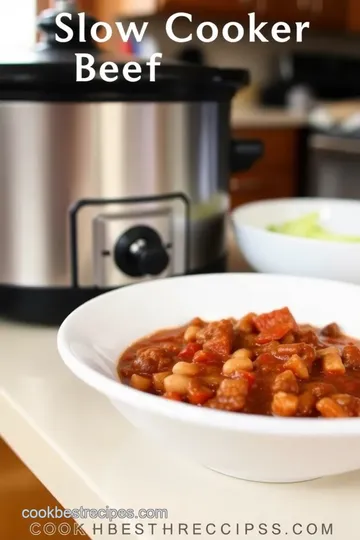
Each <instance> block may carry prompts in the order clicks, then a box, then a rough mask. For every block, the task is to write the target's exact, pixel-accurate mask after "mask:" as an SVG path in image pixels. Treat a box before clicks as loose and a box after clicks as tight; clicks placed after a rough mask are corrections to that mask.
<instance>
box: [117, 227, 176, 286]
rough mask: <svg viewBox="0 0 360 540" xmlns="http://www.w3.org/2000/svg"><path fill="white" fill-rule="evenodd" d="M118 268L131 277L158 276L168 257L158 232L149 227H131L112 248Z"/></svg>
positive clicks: (164, 268) (166, 264)
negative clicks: (113, 248)
mask: <svg viewBox="0 0 360 540" xmlns="http://www.w3.org/2000/svg"><path fill="white" fill-rule="evenodd" d="M114 258H115V263H116V265H117V266H118V268H119V269H120V270H121V271H122V272H124V274H127V275H128V276H131V277H144V276H158V275H160V274H161V273H162V272H164V271H165V270H166V268H167V267H168V266H169V262H170V258H169V255H168V253H167V251H166V248H165V247H164V245H163V243H162V240H161V238H160V236H159V235H158V233H157V232H156V231H154V229H151V228H150V227H145V226H139V227H133V228H132V229H129V230H128V231H126V232H125V233H124V234H123V235H122V236H121V237H120V238H119V240H118V241H117V243H116V246H115V250H114Z"/></svg>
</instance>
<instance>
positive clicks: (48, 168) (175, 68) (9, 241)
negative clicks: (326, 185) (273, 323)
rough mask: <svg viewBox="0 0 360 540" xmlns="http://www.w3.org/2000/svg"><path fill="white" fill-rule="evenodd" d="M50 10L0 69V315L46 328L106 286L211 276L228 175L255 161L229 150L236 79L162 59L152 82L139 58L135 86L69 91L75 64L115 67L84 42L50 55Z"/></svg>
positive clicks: (249, 144)
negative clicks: (85, 55)
mask: <svg viewBox="0 0 360 540" xmlns="http://www.w3.org/2000/svg"><path fill="white" fill-rule="evenodd" d="M59 4H60V5H61V7H62V9H63V7H64V2H63V1H62V2H60V3H59ZM58 12H59V6H58V7H56V6H55V8H54V9H52V10H46V11H45V12H44V13H43V14H42V16H41V17H40V18H39V24H38V26H39V30H40V31H41V33H42V39H41V42H40V43H39V44H38V45H37V46H36V48H35V49H34V50H33V51H31V52H29V53H28V54H27V55H25V56H22V57H13V58H9V57H6V59H5V60H2V61H1V65H0V140H1V145H0V162H1V168H0V254H1V256H0V308H1V315H2V316H7V317H11V318H13V319H17V320H20V321H26V322H33V323H40V324H51V325H53V324H59V323H60V322H61V321H62V320H63V319H64V318H65V317H66V316H67V315H68V314H69V313H70V312H71V311H72V310H73V309H74V308H76V307H77V306H79V305H81V304H82V303H84V302H85V301H87V300H89V299H91V298H93V297H95V296H97V295H99V294H101V293H103V292H105V291H108V290H110V289H113V288H117V287H121V286H126V285H129V284H134V283H138V282H142V281H144V280H149V279H159V278H164V277H171V276H177V275H184V274H192V273H207V272H222V271H224V270H225V269H226V217H227V211H228V208H229V195H228V183H229V177H230V175H231V173H232V172H237V171H241V170H245V169H248V168H249V167H250V166H251V165H252V164H253V163H254V162H255V161H256V160H257V159H258V158H259V157H260V156H261V153H262V145H261V143H260V142H258V141H244V140H240V141H235V140H231V133H230V105H231V99H232V97H233V96H234V94H235V93H236V92H237V91H238V90H239V89H240V88H242V87H244V86H246V85H247V84H248V82H249V75H248V73H247V72H246V71H243V70H233V69H232V70H227V69H217V68H212V67H199V66H194V65H187V64H182V63H175V62H166V61H163V62H162V63H161V66H159V67H157V72H156V81H155V82H151V80H150V74H149V67H147V65H146V60H144V61H143V62H141V61H140V63H141V64H142V68H143V76H142V79H141V81H139V82H136V83H131V82H128V81H127V80H125V79H124V78H119V79H118V81H117V82H115V83H111V84H109V83H107V82H105V81H104V80H102V79H101V78H99V77H95V78H94V80H92V81H89V82H87V83H78V82H76V69H75V61H76V57H75V53H77V52H79V51H84V50H87V51H91V54H93V55H94V56H95V61H96V64H95V65H100V64H103V63H104V62H105V61H107V60H108V59H111V60H112V61H114V58H111V56H110V55H108V54H106V53H104V52H102V51H100V50H98V49H97V44H96V43H94V42H92V41H91V38H90V37H89V35H90V34H89V35H88V36H87V40H86V43H80V42H76V41H74V40H73V41H72V42H71V43H62V44H61V43H58V42H57V41H56V39H55V35H56V33H58V35H59V29H58V27H57V24H56V16H57V14H58ZM77 20H78V18H76V17H74V18H73V21H74V23H73V24H76V21H77ZM86 21H87V28H88V29H90V27H91V25H92V24H93V22H94V20H93V19H92V18H91V17H87V19H86ZM77 34H78V32H76V31H75V35H77ZM128 60H129V59H128V58H123V57H121V58H116V60H115V61H116V63H117V65H118V66H119V72H120V73H121V72H122V69H121V67H122V66H123V65H124V64H125V63H126V62H127V61H128ZM137 61H138V60H137ZM147 70H148V71H147Z"/></svg>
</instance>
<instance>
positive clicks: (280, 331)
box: [256, 323, 292, 345]
mask: <svg viewBox="0 0 360 540" xmlns="http://www.w3.org/2000/svg"><path fill="white" fill-rule="evenodd" d="M291 330H292V326H291V325H290V324H288V323H281V324H277V325H276V326H274V327H273V328H269V330H264V331H263V332H260V334H259V335H258V336H257V338H256V343H257V344H258V345H265V344H266V343H270V342H271V341H279V340H280V339H282V338H283V337H285V336H286V334H288V333H289V332H291Z"/></svg>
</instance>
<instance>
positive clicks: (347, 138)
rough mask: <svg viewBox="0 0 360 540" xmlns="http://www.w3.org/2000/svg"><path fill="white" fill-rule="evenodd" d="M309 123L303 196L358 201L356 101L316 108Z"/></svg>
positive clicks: (359, 115)
mask: <svg viewBox="0 0 360 540" xmlns="http://www.w3.org/2000/svg"><path fill="white" fill-rule="evenodd" d="M310 124H311V128H312V129H311V132H310V135H309V138H308V152H309V168H308V176H307V185H306V192H305V195H307V196H310V197H327V198H340V199H360V185H359V183H358V181H357V179H358V178H359V176H360V101H359V100H353V101H350V102H342V103H338V104H333V105H328V106H323V107H320V108H318V109H316V110H314V111H313V113H312V115H311V116H310Z"/></svg>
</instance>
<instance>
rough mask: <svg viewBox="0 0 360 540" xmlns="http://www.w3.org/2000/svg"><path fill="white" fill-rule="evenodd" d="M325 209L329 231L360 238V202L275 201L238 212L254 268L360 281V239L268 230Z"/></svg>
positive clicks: (236, 221)
mask: <svg viewBox="0 0 360 540" xmlns="http://www.w3.org/2000/svg"><path fill="white" fill-rule="evenodd" d="M313 212H316V213H319V216H320V225H321V226H322V227H324V228H325V229H326V230H327V231H331V232H335V233H338V234H346V235H351V236H360V201H352V200H351V201H349V200H337V199H320V198H319V199H311V198H308V199H307V198H301V199H300V198H299V199H296V198H294V199H274V200H269V201H260V202H255V203H250V204H246V205H243V206H240V207H238V208H236V209H235V210H234V211H233V213H232V222H233V225H234V229H235V234H236V239H237V243H238V246H239V248H240V251H241V252H242V255H243V257H244V258H245V260H246V261H247V263H248V264H249V265H250V267H252V268H253V269H254V270H256V271H258V272H265V273H275V274H287V275H293V276H305V277H317V278H324V279H334V280H339V281H347V282H350V283H359V284H360V242H359V243H348V242H334V241H329V240H317V239H312V238H300V237H294V236H288V235H285V234H281V233H274V232H270V231H268V230H267V227H268V226H270V225H281V224H283V223H285V222H287V221H291V220H294V219H297V218H300V217H302V216H305V215H306V214H309V213H313Z"/></svg>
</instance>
